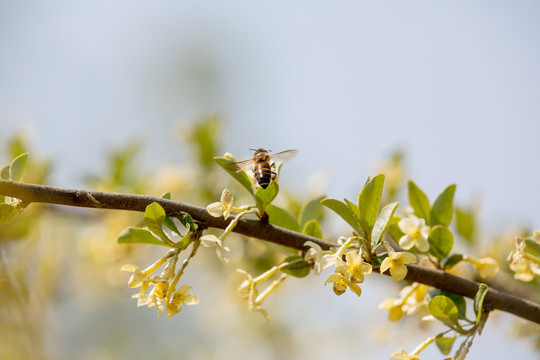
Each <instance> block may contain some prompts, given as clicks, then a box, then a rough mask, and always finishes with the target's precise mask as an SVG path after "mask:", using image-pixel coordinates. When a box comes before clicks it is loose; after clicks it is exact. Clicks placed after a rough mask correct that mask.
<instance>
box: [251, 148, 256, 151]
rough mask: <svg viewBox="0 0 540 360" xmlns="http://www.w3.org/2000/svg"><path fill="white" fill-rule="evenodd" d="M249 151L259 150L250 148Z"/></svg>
mask: <svg viewBox="0 0 540 360" xmlns="http://www.w3.org/2000/svg"><path fill="white" fill-rule="evenodd" d="M249 150H251V151H258V150H257V149H252V148H249Z"/></svg>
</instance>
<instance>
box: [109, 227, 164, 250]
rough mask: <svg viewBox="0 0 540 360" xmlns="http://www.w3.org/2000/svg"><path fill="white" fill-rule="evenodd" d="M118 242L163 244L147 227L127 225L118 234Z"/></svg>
mask: <svg viewBox="0 0 540 360" xmlns="http://www.w3.org/2000/svg"><path fill="white" fill-rule="evenodd" d="M118 243H119V244H135V243H141V244H153V245H164V246H168V245H167V244H165V243H164V242H163V241H161V240H159V239H158V238H157V237H155V236H154V234H152V233H151V232H150V231H149V230H148V229H143V228H136V227H128V228H127V229H125V230H124V231H122V233H121V234H120V235H119V236H118Z"/></svg>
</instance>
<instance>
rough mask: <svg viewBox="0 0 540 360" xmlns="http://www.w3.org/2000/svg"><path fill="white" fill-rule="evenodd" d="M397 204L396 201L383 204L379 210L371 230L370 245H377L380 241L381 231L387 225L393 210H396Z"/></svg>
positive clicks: (382, 231)
mask: <svg viewBox="0 0 540 360" xmlns="http://www.w3.org/2000/svg"><path fill="white" fill-rule="evenodd" d="M398 204H399V203H398V202H393V203H390V204H387V205H385V206H384V207H383V208H382V209H381V211H380V212H379V215H377V218H376V219H375V224H374V225H373V230H372V232H371V246H372V247H375V246H377V245H378V244H379V243H380V242H381V239H382V236H383V233H384V231H385V230H386V228H387V227H388V224H389V223H390V219H391V218H392V215H393V214H394V211H396V208H397V206H398Z"/></svg>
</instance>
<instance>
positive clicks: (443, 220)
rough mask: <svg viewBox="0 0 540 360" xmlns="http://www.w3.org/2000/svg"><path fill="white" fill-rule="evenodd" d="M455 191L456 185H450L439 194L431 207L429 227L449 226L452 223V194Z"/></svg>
mask: <svg viewBox="0 0 540 360" xmlns="http://www.w3.org/2000/svg"><path fill="white" fill-rule="evenodd" d="M455 191H456V185H455V184H452V185H450V186H448V187H447V188H446V189H444V190H443V192H442V193H440V194H439V196H438V197H437V199H436V200H435V202H434V203H433V207H432V208H431V213H430V220H431V225H432V226H435V225H444V226H448V225H450V221H452V215H453V214H454V208H453V203H454V192H455Z"/></svg>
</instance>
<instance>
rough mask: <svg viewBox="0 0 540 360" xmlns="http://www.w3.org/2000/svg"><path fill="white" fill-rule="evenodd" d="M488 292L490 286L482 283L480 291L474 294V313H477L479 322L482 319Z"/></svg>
mask: <svg viewBox="0 0 540 360" xmlns="http://www.w3.org/2000/svg"><path fill="white" fill-rule="evenodd" d="M487 292H488V286H487V285H486V284H480V286H479V287H478V291H477V292H476V295H475V296H474V313H475V314H476V323H477V324H478V322H479V321H480V317H481V316H482V311H483V306H484V299H485V298H486V294H487Z"/></svg>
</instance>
